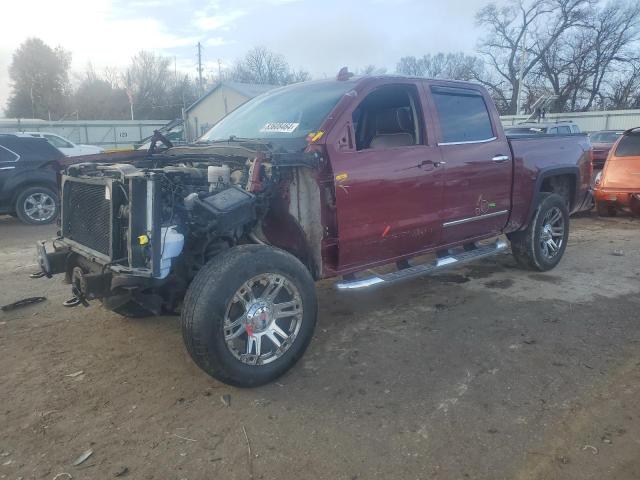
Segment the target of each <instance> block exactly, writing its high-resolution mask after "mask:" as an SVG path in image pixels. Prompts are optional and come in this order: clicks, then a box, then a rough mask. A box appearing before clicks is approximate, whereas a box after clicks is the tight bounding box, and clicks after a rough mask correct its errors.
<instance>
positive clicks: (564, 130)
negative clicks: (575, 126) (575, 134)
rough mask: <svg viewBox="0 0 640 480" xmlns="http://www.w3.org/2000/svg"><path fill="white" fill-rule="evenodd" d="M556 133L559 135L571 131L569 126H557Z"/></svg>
mask: <svg viewBox="0 0 640 480" xmlns="http://www.w3.org/2000/svg"><path fill="white" fill-rule="evenodd" d="M558 133H559V134H560V135H568V134H569V133H571V129H570V128H569V127H558Z"/></svg>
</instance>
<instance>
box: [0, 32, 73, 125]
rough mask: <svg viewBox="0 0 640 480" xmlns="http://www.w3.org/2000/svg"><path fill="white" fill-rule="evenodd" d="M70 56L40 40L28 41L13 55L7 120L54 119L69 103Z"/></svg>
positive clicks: (29, 39)
mask: <svg viewBox="0 0 640 480" xmlns="http://www.w3.org/2000/svg"><path fill="white" fill-rule="evenodd" d="M70 64H71V54H70V53H69V52H67V51H66V50H64V49H62V48H61V47H56V48H55V49H54V48H51V47H49V46H48V45H47V44H45V43H44V42H43V41H42V40H40V39H39V38H28V39H27V40H25V41H24V43H22V45H20V47H19V48H18V49H17V50H16V51H15V53H14V54H13V59H12V61H11V65H10V66H9V77H10V79H11V88H12V91H11V94H10V96H9V100H8V102H7V107H6V110H5V114H6V115H7V116H8V117H19V118H43V119H57V118H59V117H61V116H62V115H64V113H65V112H66V110H67V106H68V100H69V90H70V86H69V66H70Z"/></svg>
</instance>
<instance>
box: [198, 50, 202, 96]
mask: <svg viewBox="0 0 640 480" xmlns="http://www.w3.org/2000/svg"><path fill="white" fill-rule="evenodd" d="M198 88H199V89H200V95H202V93H203V90H202V45H201V44H200V42H198Z"/></svg>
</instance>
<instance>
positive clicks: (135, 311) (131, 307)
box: [101, 297, 153, 318]
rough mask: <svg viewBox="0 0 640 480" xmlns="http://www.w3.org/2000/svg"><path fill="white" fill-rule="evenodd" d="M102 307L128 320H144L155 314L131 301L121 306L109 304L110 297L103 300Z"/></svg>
mask: <svg viewBox="0 0 640 480" xmlns="http://www.w3.org/2000/svg"><path fill="white" fill-rule="evenodd" d="M101 302H102V305H103V306H104V307H105V308H106V309H107V310H110V311H112V312H113V313H117V314H118V315H120V316H123V317H127V318H144V317H151V316H152V315H153V313H152V312H151V311H149V310H147V309H146V308H144V307H143V306H142V305H140V304H139V303H137V302H134V301H133V300H129V301H127V302H125V303H122V304H120V305H115V304H112V303H110V302H109V297H107V298H104V299H102V300H101Z"/></svg>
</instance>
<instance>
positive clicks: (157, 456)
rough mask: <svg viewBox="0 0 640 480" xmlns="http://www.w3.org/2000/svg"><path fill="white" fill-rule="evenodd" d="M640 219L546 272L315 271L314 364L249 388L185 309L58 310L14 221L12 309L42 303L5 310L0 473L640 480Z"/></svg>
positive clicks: (584, 226) (7, 273)
mask: <svg viewBox="0 0 640 480" xmlns="http://www.w3.org/2000/svg"><path fill="white" fill-rule="evenodd" d="M639 227H640V220H638V219H632V218H628V217H622V218H616V219H600V218H597V217H595V216H591V217H583V218H577V219H574V221H573V223H572V233H571V238H570V244H569V246H568V249H567V252H566V254H565V258H564V260H563V262H562V263H561V264H560V266H559V267H558V268H557V269H556V270H554V271H552V272H549V273H546V274H536V273H531V272H524V271H521V270H518V269H516V268H515V262H514V261H513V260H512V259H511V256H510V255H509V254H503V255H500V256H499V257H496V258H494V259H491V260H487V261H484V262H482V263H478V264H472V265H468V266H467V267H463V268H459V269H457V270H452V271H450V272H448V273H446V274H441V275H439V276H437V277H432V278H424V279H419V280H416V281H413V282H410V283H406V284H402V285H397V286H393V287H389V288H386V289H383V290H377V291H375V292H364V293H363V292H360V293H357V294H353V293H351V294H344V293H337V292H335V291H334V290H333V289H332V288H331V284H330V283H326V282H323V283H320V284H319V285H318V288H319V296H320V317H319V322H318V328H317V331H316V335H315V338H314V341H313V342H312V344H311V346H310V348H309V350H308V351H307V354H306V355H305V357H304V358H303V360H302V361H301V362H300V363H299V364H298V365H297V366H296V367H295V368H294V369H293V370H292V371H291V372H290V373H289V374H287V375H286V376H284V377H283V378H281V379H280V381H279V382H278V383H274V384H271V385H268V386H266V387H262V388H258V389H253V390H240V389H234V388H231V387H228V386H226V385H223V384H220V383H218V382H216V381H214V380H212V379H210V378H209V377H207V376H206V375H205V374H204V373H202V372H201V371H200V370H199V369H198V368H197V367H196V366H195V365H194V364H193V363H192V362H191V360H190V359H189V357H188V355H187V354H186V352H185V350H184V348H183V346H182V338H181V335H180V327H179V318H178V317H160V318H154V319H144V320H126V319H124V318H120V317H118V316H117V315H114V314H111V313H109V312H106V311H104V310H102V309H101V308H100V306H99V305H97V304H96V305H92V306H91V307H90V308H83V307H77V308H73V309H67V308H64V307H63V306H62V305H61V303H62V301H63V300H65V299H66V298H67V297H68V296H69V290H68V287H67V286H65V285H62V284H61V282H60V280H59V279H54V280H48V279H39V280H31V279H29V278H28V277H27V274H28V273H29V272H31V271H33V270H34V267H33V261H34V260H33V253H34V248H33V242H34V240H36V239H38V238H42V237H45V238H46V237H49V236H52V235H53V233H54V228H51V227H49V228H34V227H27V226H24V225H21V224H19V223H18V222H17V221H16V220H14V219H13V218H11V217H0V262H1V265H2V268H1V271H0V285H1V286H2V288H1V289H0V304H6V303H10V302H13V301H16V300H19V299H21V298H24V297H28V296H34V295H42V294H44V295H46V296H47V298H48V300H47V301H46V302H44V303H41V304H39V305H34V306H29V307H25V308H22V309H20V310H16V311H14V312H11V313H4V314H3V313H0V359H1V369H0V478H2V479H5V478H6V479H14V480H15V479H18V478H22V479H24V480H26V479H49V480H51V479H54V478H56V479H57V480H63V479H64V480H66V479H68V478H73V479H108V478H120V477H122V478H133V479H158V480H165V479H169V480H171V479H176V480H180V479H189V480H197V479H213V478H216V479H218V478H219V479H284V480H289V479H302V478H305V479H306V478H327V479H347V480H353V479H376V478H379V479H466V478H472V479H492V480H495V479H503V478H504V479H580V480H583V479H604V478H607V479H638V478H640V455H639V454H638V452H639V451H640V368H639V367H640V319H639V314H638V311H639V310H640V295H638V293H639V292H640V248H639V247H640V235H638V229H639ZM614 251H622V252H617V253H622V255H621V256H617V255H613V252H614ZM78 372H81V373H78ZM227 396H228V397H227ZM222 398H225V399H228V400H230V402H229V404H228V405H226V404H225V402H223V401H222ZM245 432H246V434H245ZM89 449H90V450H92V451H93V454H92V455H91V456H90V457H89V458H88V459H87V460H86V461H85V462H83V463H82V464H81V465H79V466H73V462H74V460H75V459H76V458H77V457H78V456H80V455H81V454H82V453H83V452H85V451H87V450H89ZM63 472H66V473H68V474H69V475H68V476H67V475H59V474H61V473H63Z"/></svg>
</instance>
